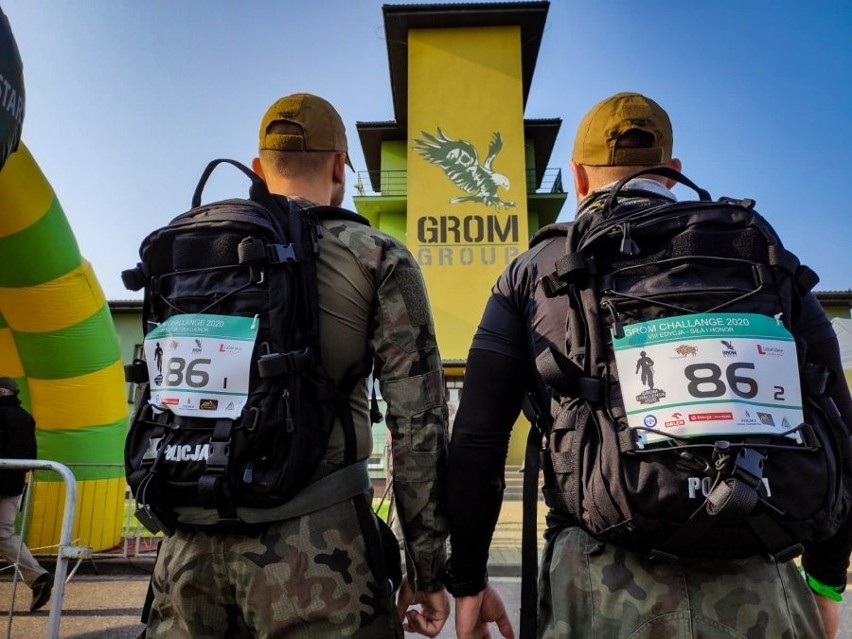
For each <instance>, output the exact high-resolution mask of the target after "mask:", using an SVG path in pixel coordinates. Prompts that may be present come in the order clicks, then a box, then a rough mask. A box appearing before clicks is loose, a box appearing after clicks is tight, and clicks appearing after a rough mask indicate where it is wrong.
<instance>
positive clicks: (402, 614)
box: [396, 579, 450, 637]
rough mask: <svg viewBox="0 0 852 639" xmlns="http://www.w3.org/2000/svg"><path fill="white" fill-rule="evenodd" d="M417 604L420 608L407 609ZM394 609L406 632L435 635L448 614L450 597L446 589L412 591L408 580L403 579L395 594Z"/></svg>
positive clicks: (427, 635)
mask: <svg viewBox="0 0 852 639" xmlns="http://www.w3.org/2000/svg"><path fill="white" fill-rule="evenodd" d="M417 604H419V605H420V610H417V609H416V608H413V609H411V610H409V606H411V605H417ZM396 610H397V612H398V613H399V620H400V621H401V622H402V627H403V629H404V630H405V631H406V632H417V633H419V634H421V635H424V636H426V637H435V636H437V635H438V633H439V632H441V628H443V627H444V623H445V622H446V621H447V617H449V616H450V597H449V595H448V594H447V591H446V590H439V591H438V592H420V591H418V592H416V593H414V592H412V590H411V584H410V583H409V582H408V580H407V579H403V580H402V585H401V586H400V587H399V595H397V600H396Z"/></svg>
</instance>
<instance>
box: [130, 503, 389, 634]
mask: <svg viewBox="0 0 852 639" xmlns="http://www.w3.org/2000/svg"><path fill="white" fill-rule="evenodd" d="M256 528H257V532H256V533H255V534H245V533H243V534H241V533H236V532H217V533H207V532H202V531H186V530H184V531H177V532H176V533H175V534H174V535H172V536H170V537H167V538H165V539H164V540H163V545H162V547H161V549H160V553H159V557H158V559H157V564H156V567H155V569H154V576H153V581H152V584H153V588H154V602H153V606H152V608H151V613H150V616H149V619H148V628H147V633H146V638H147V639H152V638H155V637H168V638H169V639H204V638H209V639H214V638H216V639H221V638H224V637H228V638H238V637H257V638H263V639H267V638H271V637H281V638H283V637H286V638H288V639H289V638H292V639H320V638H322V639H327V638H329V637H352V638H354V639H374V638H375V639H388V638H393V639H401V638H402V636H403V631H402V626H401V624H400V621H399V618H398V616H397V614H396V608H395V605H394V602H393V600H392V598H391V597H390V595H388V594H387V589H386V587H384V586H383V587H381V588H380V587H379V585H378V584H377V583H376V581H375V578H374V577H373V574H372V572H371V570H370V567H369V565H368V563H367V558H366V547H365V543H364V537H363V535H362V533H361V528H360V525H359V523H358V517H357V515H356V512H355V507H354V504H353V502H352V501H351V500H349V501H344V502H341V503H339V504H336V505H334V506H331V507H329V508H326V509H324V510H320V511H317V512H314V513H311V514H310V515H306V516H303V517H300V518H295V519H289V520H285V521H280V522H274V523H270V524H266V525H263V526H260V527H256Z"/></svg>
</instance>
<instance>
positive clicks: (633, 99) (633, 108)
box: [571, 93, 672, 166]
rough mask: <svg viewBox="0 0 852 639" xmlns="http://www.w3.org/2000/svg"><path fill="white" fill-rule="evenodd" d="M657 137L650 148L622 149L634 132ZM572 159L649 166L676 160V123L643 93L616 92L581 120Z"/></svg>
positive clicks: (617, 164) (618, 164)
mask: <svg viewBox="0 0 852 639" xmlns="http://www.w3.org/2000/svg"><path fill="white" fill-rule="evenodd" d="M637 129H638V130H639V131H645V132H647V133H650V134H652V135H653V143H652V145H651V146H647V147H640V148H635V147H630V148H627V147H621V148H618V146H617V142H618V140H619V138H620V137H621V136H622V135H623V134H624V133H625V132H627V131H630V130H637ZM571 159H572V160H573V161H574V162H576V163H577V164H585V165H586V166H632V165H636V166H639V165H643V166H649V165H654V164H666V163H667V162H669V161H670V160H671V159H672V123H671V121H670V120H669V116H668V114H667V113H666V112H665V111H664V110H663V108H662V107H661V106H660V105H659V104H657V103H656V102H654V101H653V100H651V99H650V98H646V97H645V96H644V95H641V94H639V93H616V94H615V95H613V96H611V97H609V98H607V99H606V100H602V101H601V102H598V103H597V104H596V105H595V106H594V107H592V109H591V111H589V112H588V113H587V114H586V115H585V117H583V119H582V120H581V121H580V126H579V127H578V128H577V137H575V138H574V152H573V153H572V155H571Z"/></svg>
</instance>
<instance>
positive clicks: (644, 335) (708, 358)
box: [613, 313, 803, 444]
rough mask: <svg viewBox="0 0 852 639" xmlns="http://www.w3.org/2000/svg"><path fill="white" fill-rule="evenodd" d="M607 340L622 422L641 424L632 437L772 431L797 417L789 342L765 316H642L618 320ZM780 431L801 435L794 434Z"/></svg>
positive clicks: (798, 390)
mask: <svg viewBox="0 0 852 639" xmlns="http://www.w3.org/2000/svg"><path fill="white" fill-rule="evenodd" d="M613 347H614V348H615V360H616V366H617V368H618V378H619V383H620V385H621V391H622V395H623V398H624V407H625V409H626V411H627V420H628V424H629V426H630V427H631V428H639V429H642V430H639V431H638V434H639V441H640V443H643V444H644V443H653V442H658V441H663V440H667V439H669V438H670V437H672V436H674V437H698V436H702V437H705V436H717V435H718V436H724V435H746V434H775V435H778V434H781V433H783V432H784V431H787V430H790V429H791V428H794V427H796V426H798V425H799V424H801V423H802V421H803V415H802V396H801V388H800V385H799V366H798V358H797V354H796V344H795V341H794V340H793V336H792V335H791V334H790V332H789V331H788V330H787V329H786V328H785V327H784V326H783V324H781V322H780V321H777V320H775V319H773V318H771V317H766V316H765V315H757V314H752V313H705V314H696V315H682V316H679V317H670V318H665V319H657V320H649V321H647V322H641V323H638V324H628V325H626V326H625V327H624V337H623V338H613ZM645 429H651V430H645ZM788 436H789V437H792V438H794V439H798V440H799V441H801V440H800V437H799V435H798V433H793V434H790V435H788Z"/></svg>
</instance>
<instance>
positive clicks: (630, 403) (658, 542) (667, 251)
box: [528, 168, 850, 561]
mask: <svg viewBox="0 0 852 639" xmlns="http://www.w3.org/2000/svg"><path fill="white" fill-rule="evenodd" d="M643 173H644V174H655V175H662V176H664V177H668V178H672V179H675V180H676V181H678V182H681V183H683V184H685V185H687V186H689V187H690V188H692V189H694V190H695V191H696V192H697V193H698V195H699V201H697V202H696V201H686V202H665V203H662V204H661V203H660V201H659V200H654V201H650V200H648V198H647V194H645V195H642V194H641V193H636V192H634V193H631V192H630V191H629V190H625V185H626V184H627V183H628V182H629V180H631V179H633V178H635V177H637V176H638V175H642V174H643ZM627 189H629V186H628V187H627ZM753 207H754V202H753V201H750V200H732V199H730V198H722V199H720V200H718V201H711V198H710V195H709V194H708V193H707V192H706V191H704V190H703V189H700V188H698V187H697V186H696V185H695V184H693V183H692V182H691V181H689V180H688V179H687V178H685V177H684V176H683V175H681V174H680V173H678V172H677V171H674V170H672V169H667V168H660V169H652V170H649V171H643V172H640V173H637V174H634V175H632V176H629V177H627V178H625V179H623V180H621V181H620V182H618V183H617V184H616V185H615V187H614V188H613V189H612V190H611V191H608V192H605V193H603V194H602V195H601V196H600V197H599V198H598V199H597V200H596V201H594V202H592V203H591V205H590V206H588V207H584V212H582V214H580V215H578V218H577V219H576V221H575V222H573V223H572V224H571V226H570V228H569V230H568V232H567V237H566V244H565V246H566V249H565V255H564V256H563V257H562V258H560V259H559V260H558V261H557V263H556V271H555V272H554V273H553V274H552V275H550V276H546V277H545V278H543V280H542V285H544V286H545V287H546V288H545V291H546V293H547V294H548V295H549V296H551V297H552V296H554V295H567V296H568V299H569V303H568V308H569V310H568V317H567V319H566V326H567V333H566V345H567V350H566V353H567V357H566V356H565V355H563V354H561V353H560V352H559V351H558V350H557V349H550V351H547V352H545V353H543V354H542V356H540V357H539V360H538V361H537V363H536V365H537V368H538V370H539V372H540V373H541V374H542V378H543V379H544V380H545V382H546V383H547V384H548V386H549V387H550V389H552V391H553V395H554V401H555V402H556V404H557V405H558V407H557V408H556V409H555V410H554V412H553V419H552V422H551V421H550V420H547V419H542V414H546V413H548V412H549V411H547V410H541V408H542V406H541V402H539V410H538V411H537V417H536V411H535V410H534V409H533V410H531V412H528V415H531V416H533V417H534V418H535V421H536V422H537V423H538V424H539V427H540V428H541V429H542V431H543V434H544V440H545V442H546V443H545V444H544V448H545V451H544V453H543V455H542V464H543V469H544V485H543V489H542V492H543V494H544V498H545V501H546V503H547V504H548V506H549V507H550V508H551V516H552V517H554V521H558V520H559V518H560V514H561V515H562V516H565V518H564V523H565V524H568V525H577V524H579V525H581V526H582V527H583V528H584V529H586V530H587V531H588V532H589V533H590V534H591V535H592V536H594V537H596V538H598V539H600V540H602V541H605V542H612V543H614V544H616V545H619V546H621V547H624V548H627V549H629V550H633V551H636V552H642V553H648V554H650V555H651V556H652V557H655V558H658V559H663V560H672V561H674V560H679V559H688V558H737V557H747V556H753V555H755V554H770V555H773V556H775V557H776V558H777V559H778V560H784V559H788V558H791V557H793V556H796V555H798V554H799V553H801V551H802V545H803V544H809V543H813V542H817V541H820V540H823V539H826V538H828V537H830V536H831V535H833V534H834V533H835V532H836V530H837V529H838V527H839V525H840V524H841V523H842V522H843V521H844V519H845V517H846V514H847V512H848V510H849V506H850V491H849V485H850V484H849V468H850V440H849V431H848V430H847V427H846V425H844V424H843V422H842V420H841V419H840V415H839V412H838V410H837V408H836V407H835V406H834V403H833V402H832V401H831V399H830V398H828V397H826V395H825V394H824V390H825V384H826V380H827V375H828V372H827V371H826V370H823V369H820V368H818V367H815V366H813V365H802V364H803V362H804V361H805V358H804V355H805V353H804V350H803V349H804V344H802V343H798V342H797V341H796V340H795V338H794V337H793V336H792V334H793V333H794V331H795V327H796V322H797V320H798V318H799V311H800V307H801V300H802V297H803V296H804V295H805V294H806V293H807V292H808V291H810V290H811V288H812V287H813V286H814V285H815V284H816V282H817V277H816V275H815V274H814V273H813V271H811V270H810V269H808V268H807V267H805V266H802V265H800V264H799V261H798V259H796V257H795V256H794V255H793V254H792V253H790V252H789V251H787V250H785V249H784V248H783V246H782V244H781V242H780V240H779V239H778V236H777V235H776V233H775V232H774V230H773V229H772V227H771V226H770V224H769V223H768V222H767V221H766V220H765V219H764V218H763V217H761V216H760V215H759V214H758V213H757V212H756V211H755V210H754V208H753ZM550 232H551V233H552V230H551V231H550ZM547 233H548V231H545V233H544V235H545V236H546V235H547ZM535 440H536V437H533V438H531V441H535ZM538 440H539V441H540V440H541V438H540V437H538ZM528 459H529V456H528Z"/></svg>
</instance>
